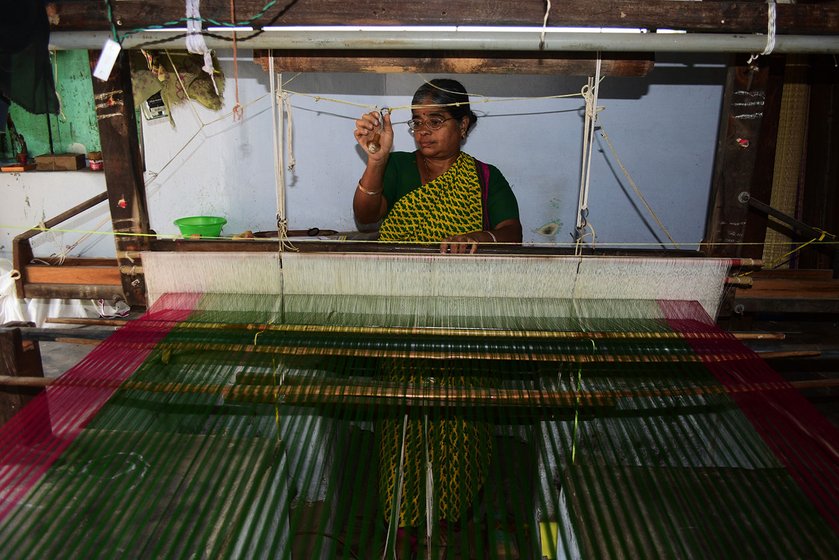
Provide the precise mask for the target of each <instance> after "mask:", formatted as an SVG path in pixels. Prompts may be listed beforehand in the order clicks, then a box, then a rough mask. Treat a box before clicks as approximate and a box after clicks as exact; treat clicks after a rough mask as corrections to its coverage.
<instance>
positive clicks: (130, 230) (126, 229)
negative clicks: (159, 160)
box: [90, 51, 150, 305]
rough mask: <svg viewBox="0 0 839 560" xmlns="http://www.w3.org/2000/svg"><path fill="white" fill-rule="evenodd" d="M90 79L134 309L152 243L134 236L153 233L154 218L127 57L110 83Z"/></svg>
mask: <svg viewBox="0 0 839 560" xmlns="http://www.w3.org/2000/svg"><path fill="white" fill-rule="evenodd" d="M98 60H99V52H98V51H90V67H91V73H92V70H93V68H94V67H95V66H96V62H97V61H98ZM91 79H92V80H93V95H94V100H95V102H96V119H97V121H98V122H99V137H100V139H101V141H102V160H103V162H104V167H105V185H106V188H107V191H108V204H109V206H110V210H111V223H112V225H113V230H114V233H115V234H116V235H115V236H114V243H115V244H116V254H117V261H118V264H119V270H120V274H121V281H122V290H123V292H124V295H125V300H126V301H127V302H128V304H129V305H145V303H146V286H145V278H144V276H143V273H142V268H141V267H138V266H135V265H136V264H138V263H137V258H136V257H137V254H138V253H139V252H140V251H144V250H145V249H146V248H147V247H148V239H149V238H148V237H146V236H144V235H139V236H136V235H131V234H134V233H139V234H148V233H149V232H150V229H149V214H148V209H147V206H146V188H145V183H144V181H143V165H142V160H141V156H140V142H139V136H138V134H137V122H136V120H135V116H134V100H133V95H132V91H131V70H130V68H129V63H128V56H127V53H126V52H125V51H123V52H121V53H120V55H119V58H118V59H117V62H116V64H115V65H114V68H113V70H112V71H111V75H110V78H109V79H108V80H107V81H102V80H99V79H98V78H91Z"/></svg>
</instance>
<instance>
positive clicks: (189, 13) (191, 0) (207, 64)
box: [186, 0, 219, 95]
mask: <svg viewBox="0 0 839 560" xmlns="http://www.w3.org/2000/svg"><path fill="white" fill-rule="evenodd" d="M200 3H201V0H186V50H187V51H188V52H191V53H192V54H200V55H203V56H204V66H202V67H201V69H202V70H204V72H206V73H207V74H209V76H210V81H211V82H213V89H214V90H215V91H216V95H218V94H219V92H218V86H217V85H216V78H215V76H214V75H213V73H214V71H215V69H214V68H213V51H211V50H210V49H209V48H207V43H206V42H205V41H204V35H202V33H201V32H202V31H203V29H202V26H201V10H200V8H199V4H200Z"/></svg>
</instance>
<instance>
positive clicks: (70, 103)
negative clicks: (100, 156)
mask: <svg viewBox="0 0 839 560" xmlns="http://www.w3.org/2000/svg"><path fill="white" fill-rule="evenodd" d="M52 63H53V75H55V71H56V68H57V75H58V78H57V80H56V91H57V92H58V96H59V99H60V101H61V108H62V114H61V115H58V116H56V115H50V124H51V128H52V138H53V147H54V150H55V153H63V152H68V151H71V150H70V149H69V148H70V145H71V144H74V143H78V144H83V145H84V151H85V152H92V151H99V150H100V149H101V144H100V142H99V126H98V124H97V122H96V107H95V106H94V102H93V84H92V83H91V81H90V80H91V77H90V63H89V62H88V55H87V51H85V50H80V51H57V52H54V53H53V55H52ZM9 113H10V114H11V115H12V120H14V123H15V128H17V130H18V132H20V133H21V134H23V137H24V139H25V140H26V145H27V147H28V148H29V156H30V157H34V156H37V155H41V154H46V153H49V151H50V145H49V132H48V130H47V117H46V115H33V114H31V113H29V112H27V111H26V110H24V109H22V108H20V107H18V106H16V105H14V104H12V106H11V109H10V111H9ZM72 151H76V150H72ZM4 155H5V156H6V157H7V158H8V156H9V154H4Z"/></svg>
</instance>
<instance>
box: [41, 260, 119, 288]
mask: <svg viewBox="0 0 839 560" xmlns="http://www.w3.org/2000/svg"><path fill="white" fill-rule="evenodd" d="M26 277H27V279H28V281H29V282H32V283H36V284H102V285H109V286H122V278H121V276H120V273H119V269H118V268H117V267H92V266H43V265H30V266H27V267H26Z"/></svg>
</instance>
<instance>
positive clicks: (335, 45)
mask: <svg viewBox="0 0 839 560" xmlns="http://www.w3.org/2000/svg"><path fill="white" fill-rule="evenodd" d="M213 33H214V34H216V35H225V34H229V33H230V32H225V31H214V32H213ZM242 33H243V32H242V31H239V35H240V36H241V35H242ZM109 37H110V33H108V32H107V31H56V32H53V33H52V34H50V48H51V49H100V48H102V45H103V44H104V43H105V41H106V40H107V39H108V38H109ZM205 40H206V43H207V46H208V47H210V48H214V49H226V48H229V47H230V42H229V41H225V40H223V39H218V38H215V37H212V36H207V37H205ZM240 44H241V46H242V47H247V48H251V49H289V50H324V49H354V50H373V51H375V50H381V49H389V50H434V51H438V50H471V51H481V50H483V51H548V52H551V51H584V52H596V51H600V52H628V51H636V52H722V53H759V52H761V51H763V49H764V48H765V47H766V37H765V36H764V35H757V34H756V35H743V34H733V33H732V34H725V33H600V32H568V31H551V30H550V29H549V30H548V32H547V33H546V34H545V40H544V42H542V40H541V30H540V29H539V28H534V29H533V30H527V31H504V30H500V29H499V30H497V31H496V30H491V31H488V30H485V29H480V30H470V29H469V28H462V27H456V28H452V27H441V28H440V30H439V31H437V30H434V29H433V28H423V29H422V30H421V31H414V30H411V28H410V27H406V28H400V29H393V28H384V29H382V30H377V29H375V28H365V29H362V30H360V29H352V28H350V27H348V28H347V30H346V31H344V30H340V29H335V28H334V27H328V28H327V27H324V28H322V29H319V28H317V27H307V28H305V29H302V30H295V28H293V27H289V28H277V29H272V30H269V31H266V30H263V32H262V33H260V34H259V35H257V36H255V37H253V38H250V39H246V40H240ZM122 46H123V48H126V49H136V48H144V47H146V46H148V47H152V46H153V47H154V48H177V47H180V48H183V47H184V31H183V30H166V31H159V32H141V33H136V34H133V35H128V36H126V37H124V39H123V42H122ZM773 52H777V53H839V35H779V36H777V37H776V39H775V48H774V50H773Z"/></svg>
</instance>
